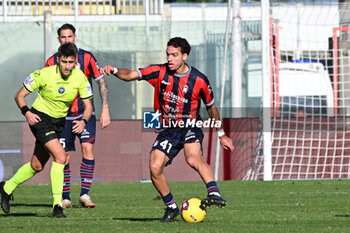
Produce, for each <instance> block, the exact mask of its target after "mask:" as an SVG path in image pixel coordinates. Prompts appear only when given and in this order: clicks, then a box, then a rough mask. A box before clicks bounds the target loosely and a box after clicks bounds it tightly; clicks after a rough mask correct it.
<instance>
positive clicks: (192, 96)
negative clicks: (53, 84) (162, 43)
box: [101, 37, 234, 222]
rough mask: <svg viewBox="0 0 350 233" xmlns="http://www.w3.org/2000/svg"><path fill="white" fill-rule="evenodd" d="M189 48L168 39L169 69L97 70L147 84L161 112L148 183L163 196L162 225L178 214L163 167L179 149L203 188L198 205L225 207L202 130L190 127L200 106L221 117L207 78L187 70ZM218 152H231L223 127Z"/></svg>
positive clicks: (219, 129)
mask: <svg viewBox="0 0 350 233" xmlns="http://www.w3.org/2000/svg"><path fill="white" fill-rule="evenodd" d="M190 50H191V47H190V45H189V43H188V42H187V41H186V40H185V39H183V38H179V37H175V38H172V39H170V40H169V41H168V44H167V50H166V55H167V63H165V64H163V65H150V66H148V67H146V68H144V69H139V70H133V71H131V70H128V69H117V68H115V67H113V66H110V65H108V66H105V67H103V68H101V72H102V73H103V74H107V75H110V74H114V75H115V76H116V77H118V78H120V79H122V80H124V81H132V80H146V81H148V82H149V83H150V84H151V85H152V86H154V88H155V91H154V97H155V98H154V99H155V100H154V109H155V110H156V111H159V112H160V114H161V115H162V118H163V119H164V121H162V122H165V123H164V124H169V125H167V126H173V127H168V128H166V129H165V125H163V129H162V130H161V132H160V133H159V134H158V136H157V138H156V140H155V142H154V143H153V146H152V151H151V155H150V163H149V167H150V171H151V179H152V183H153V185H154V187H155V188H156V189H157V191H158V192H159V194H160V195H161V196H162V198H163V201H164V203H165V205H166V206H167V209H166V211H165V214H164V216H163V218H162V219H161V220H160V221H161V222H171V221H172V220H173V219H174V218H175V217H176V216H177V215H178V214H179V208H178V206H177V204H176V203H175V200H174V198H173V195H172V193H171V192H170V189H169V185H168V181H167V179H166V177H165V174H164V168H165V166H167V165H169V164H170V163H171V162H172V160H173V158H174V157H175V156H176V155H177V154H178V153H179V151H180V150H181V149H182V148H183V149H184V152H185V158H186V162H187V163H188V165H189V166H191V167H192V168H193V169H195V170H196V171H197V172H198V173H199V175H200V176H201V178H202V180H203V181H204V183H205V184H206V186H207V191H208V197H207V198H205V199H203V200H202V202H201V205H202V207H203V208H206V207H208V206H211V205H217V206H220V207H222V206H225V205H226V204H227V202H226V201H225V200H224V199H223V198H222V197H221V195H220V191H219V188H218V186H217V184H216V182H215V179H214V174H213V171H212V169H211V167H210V166H209V165H208V164H207V163H206V162H205V161H204V160H203V159H202V157H201V156H202V140H203V132H202V129H201V128H199V127H197V125H194V126H193V125H191V124H190V125H189V126H188V125H186V123H188V122H190V123H191V122H199V120H200V115H199V108H200V102H201V100H202V101H203V102H204V104H205V105H206V108H207V111H208V114H209V117H210V118H211V119H213V120H214V121H219V122H220V114H219V112H218V110H217V108H216V106H215V102H214V95H213V91H212V89H211V87H210V83H209V80H208V78H207V77H206V76H205V75H204V74H202V73H200V72H199V71H198V70H197V69H195V68H194V67H191V66H189V65H188V64H186V63H185V62H186V59H187V57H188V55H189V54H190ZM216 130H217V132H218V137H219V139H220V143H221V146H222V147H223V148H225V149H227V150H229V151H232V150H233V149H234V147H233V145H232V140H231V139H230V138H228V137H227V136H226V135H225V132H224V131H223V128H222V126H221V123H220V124H219V125H218V126H216Z"/></svg>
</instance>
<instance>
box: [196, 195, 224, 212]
mask: <svg viewBox="0 0 350 233" xmlns="http://www.w3.org/2000/svg"><path fill="white" fill-rule="evenodd" d="M212 205H215V206H218V207H225V206H226V205H227V201H226V200H225V199H224V198H222V197H221V196H217V195H208V197H207V198H204V199H203V200H202V201H201V207H202V208H203V209H206V208H207V207H210V206H212Z"/></svg>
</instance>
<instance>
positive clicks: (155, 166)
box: [149, 161, 163, 176]
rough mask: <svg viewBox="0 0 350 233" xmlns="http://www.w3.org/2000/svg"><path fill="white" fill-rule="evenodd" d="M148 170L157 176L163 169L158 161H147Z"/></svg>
mask: <svg viewBox="0 0 350 233" xmlns="http://www.w3.org/2000/svg"><path fill="white" fill-rule="evenodd" d="M149 170H150V172H151V175H152V176H157V175H159V174H161V173H162V171H163V169H162V166H161V164H160V163H156V162H152V161H151V162H150V163H149Z"/></svg>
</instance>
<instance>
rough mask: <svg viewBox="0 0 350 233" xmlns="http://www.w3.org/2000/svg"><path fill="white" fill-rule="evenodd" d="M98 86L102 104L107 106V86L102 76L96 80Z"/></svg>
mask: <svg viewBox="0 0 350 233" xmlns="http://www.w3.org/2000/svg"><path fill="white" fill-rule="evenodd" d="M97 84H98V88H99V91H100V97H101V103H102V105H107V106H108V87H107V82H106V80H105V79H104V78H101V79H100V80H98V81H97Z"/></svg>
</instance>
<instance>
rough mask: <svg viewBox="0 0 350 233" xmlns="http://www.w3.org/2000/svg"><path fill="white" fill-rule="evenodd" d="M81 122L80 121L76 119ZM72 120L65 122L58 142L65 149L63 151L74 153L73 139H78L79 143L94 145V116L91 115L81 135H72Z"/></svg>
mask: <svg viewBox="0 0 350 233" xmlns="http://www.w3.org/2000/svg"><path fill="white" fill-rule="evenodd" d="M77 120H81V119H77ZM73 126H74V123H73V120H66V125H65V126H64V129H63V131H62V133H61V136H60V142H61V144H62V146H63V148H64V149H65V151H75V144H74V141H75V138H76V137H78V138H79V139H80V143H83V142H87V143H91V144H94V143H95V138H96V116H95V115H91V117H90V119H89V121H88V122H87V125H86V126H85V129H84V131H83V132H82V133H81V134H76V133H73V132H72V130H73Z"/></svg>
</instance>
